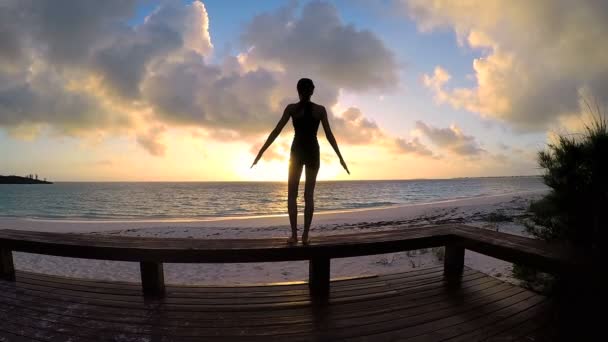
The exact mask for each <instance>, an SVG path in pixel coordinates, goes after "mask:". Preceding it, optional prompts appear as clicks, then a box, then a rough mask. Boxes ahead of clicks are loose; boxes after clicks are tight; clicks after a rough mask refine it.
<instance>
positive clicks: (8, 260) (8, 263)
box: [0, 246, 15, 280]
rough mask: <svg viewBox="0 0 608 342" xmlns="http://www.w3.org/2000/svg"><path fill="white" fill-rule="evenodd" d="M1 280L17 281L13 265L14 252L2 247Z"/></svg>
mask: <svg viewBox="0 0 608 342" xmlns="http://www.w3.org/2000/svg"><path fill="white" fill-rule="evenodd" d="M0 278H2V279H6V280H15V266H14V264H13V252H12V251H11V250H10V249H8V248H5V247H2V246H0Z"/></svg>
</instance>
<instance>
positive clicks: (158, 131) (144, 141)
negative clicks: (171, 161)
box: [136, 126, 167, 157]
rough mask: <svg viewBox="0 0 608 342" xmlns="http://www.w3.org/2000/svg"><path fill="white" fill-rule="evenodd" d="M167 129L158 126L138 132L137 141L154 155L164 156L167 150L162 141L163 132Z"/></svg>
mask: <svg viewBox="0 0 608 342" xmlns="http://www.w3.org/2000/svg"><path fill="white" fill-rule="evenodd" d="M165 131H166V129H165V128H164V127H162V126H156V127H152V128H150V129H148V130H147V131H145V132H143V133H139V134H137V137H136V139H137V143H138V144H139V145H141V147H143V148H144V149H146V151H148V152H150V154H151V155H153V156H157V157H160V156H164V155H165V151H166V150H167V148H166V146H165V145H164V144H163V143H162V134H163V133H164V132H165Z"/></svg>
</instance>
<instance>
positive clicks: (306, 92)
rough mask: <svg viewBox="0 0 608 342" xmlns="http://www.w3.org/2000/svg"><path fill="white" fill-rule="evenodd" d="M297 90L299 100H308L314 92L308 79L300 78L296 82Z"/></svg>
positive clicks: (313, 87) (312, 84) (313, 86)
mask: <svg viewBox="0 0 608 342" xmlns="http://www.w3.org/2000/svg"><path fill="white" fill-rule="evenodd" d="M297 88H298V95H300V100H310V97H311V96H312V93H313V92H314V91H315V85H314V83H312V80H311V79H310V78H301V79H300V80H299V81H298V86H297Z"/></svg>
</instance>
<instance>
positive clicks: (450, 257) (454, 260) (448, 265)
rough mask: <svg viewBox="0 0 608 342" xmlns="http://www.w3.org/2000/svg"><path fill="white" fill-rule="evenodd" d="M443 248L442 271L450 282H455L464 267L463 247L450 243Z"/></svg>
mask: <svg viewBox="0 0 608 342" xmlns="http://www.w3.org/2000/svg"><path fill="white" fill-rule="evenodd" d="M444 250H445V254H444V259H443V260H444V272H445V274H446V276H447V277H448V279H449V280H450V281H451V282H452V283H454V282H457V281H458V280H459V279H460V277H461V276H462V270H463V269H464V247H462V246H461V245H459V244H456V243H451V244H448V245H446V246H445V247H444Z"/></svg>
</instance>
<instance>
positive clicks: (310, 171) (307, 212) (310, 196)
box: [302, 165, 319, 244]
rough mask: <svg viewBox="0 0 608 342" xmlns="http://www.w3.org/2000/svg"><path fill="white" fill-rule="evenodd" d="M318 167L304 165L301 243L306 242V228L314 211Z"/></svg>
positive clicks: (308, 226) (308, 227) (308, 228)
mask: <svg viewBox="0 0 608 342" xmlns="http://www.w3.org/2000/svg"><path fill="white" fill-rule="evenodd" d="M318 173H319V168H318V167H316V168H310V167H308V165H307V166H306V185H305V186H304V232H303V233H302V243H305V244H307V243H308V241H309V240H308V230H310V225H311V223H312V215H313V213H314V211H315V198H314V193H315V185H316V184H317V174H318Z"/></svg>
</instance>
